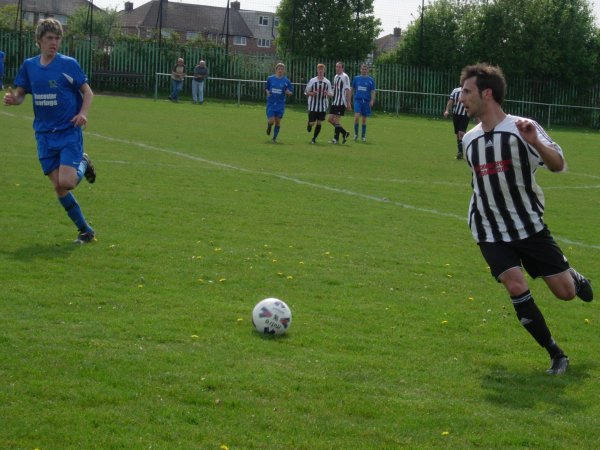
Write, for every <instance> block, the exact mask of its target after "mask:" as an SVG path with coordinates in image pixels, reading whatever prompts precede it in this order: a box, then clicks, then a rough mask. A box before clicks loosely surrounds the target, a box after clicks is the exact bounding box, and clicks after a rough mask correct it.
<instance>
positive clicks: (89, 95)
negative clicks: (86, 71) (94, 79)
mask: <svg viewBox="0 0 600 450" xmlns="http://www.w3.org/2000/svg"><path fill="white" fill-rule="evenodd" d="M79 91H80V92H81V95H82V96H83V102H82V104H81V109H80V110H79V113H78V114H77V115H76V116H75V117H73V118H72V119H71V122H73V124H74V125H75V126H76V127H83V126H85V125H87V115H88V112H89V110H90V106H92V100H93V98H94V93H93V92H92V88H91V87H90V85H89V84H87V83H83V84H82V85H81V87H80V88H79Z"/></svg>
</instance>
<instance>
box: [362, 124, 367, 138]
mask: <svg viewBox="0 0 600 450" xmlns="http://www.w3.org/2000/svg"><path fill="white" fill-rule="evenodd" d="M362 137H363V138H365V137H367V125H363V126H362Z"/></svg>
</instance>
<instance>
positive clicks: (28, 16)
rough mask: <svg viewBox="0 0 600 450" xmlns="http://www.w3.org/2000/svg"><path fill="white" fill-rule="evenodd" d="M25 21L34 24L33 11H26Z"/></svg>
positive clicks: (24, 14)
mask: <svg viewBox="0 0 600 450" xmlns="http://www.w3.org/2000/svg"><path fill="white" fill-rule="evenodd" d="M23 20H24V21H25V22H28V23H33V21H34V20H35V15H34V14H33V13H32V12H31V11H25V12H24V13H23Z"/></svg>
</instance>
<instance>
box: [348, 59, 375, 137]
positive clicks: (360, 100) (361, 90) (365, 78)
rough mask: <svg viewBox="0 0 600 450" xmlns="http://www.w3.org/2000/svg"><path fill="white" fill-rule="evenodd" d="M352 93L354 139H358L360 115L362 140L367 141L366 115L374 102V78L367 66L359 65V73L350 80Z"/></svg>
mask: <svg viewBox="0 0 600 450" xmlns="http://www.w3.org/2000/svg"><path fill="white" fill-rule="evenodd" d="M352 92H353V94H354V140H355V141H357V140H358V122H359V120H360V118H361V117H362V132H361V136H362V141H363V142H366V141H367V117H369V116H370V115H371V108H373V105H374V104H375V92H376V91H375V80H374V79H373V78H371V77H370V76H369V66H367V65H366V64H364V63H363V64H361V65H360V75H357V76H355V77H354V79H353V80H352Z"/></svg>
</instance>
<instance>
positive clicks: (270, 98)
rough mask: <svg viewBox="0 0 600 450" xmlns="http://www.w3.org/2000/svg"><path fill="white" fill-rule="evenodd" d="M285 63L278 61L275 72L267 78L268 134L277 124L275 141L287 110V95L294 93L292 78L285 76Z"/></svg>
mask: <svg viewBox="0 0 600 450" xmlns="http://www.w3.org/2000/svg"><path fill="white" fill-rule="evenodd" d="M284 72H285V65H284V64H283V63H278V64H277V65H276V66H275V74H274V75H271V76H270V77H269V78H267V86H266V88H265V91H266V93H267V135H270V134H271V127H272V126H273V124H275V130H273V142H277V135H278V134H279V128H280V126H281V119H282V118H283V113H284V112H285V96H286V95H292V94H293V93H294V87H293V86H292V83H291V82H290V80H288V79H287V77H286V76H284Z"/></svg>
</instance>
